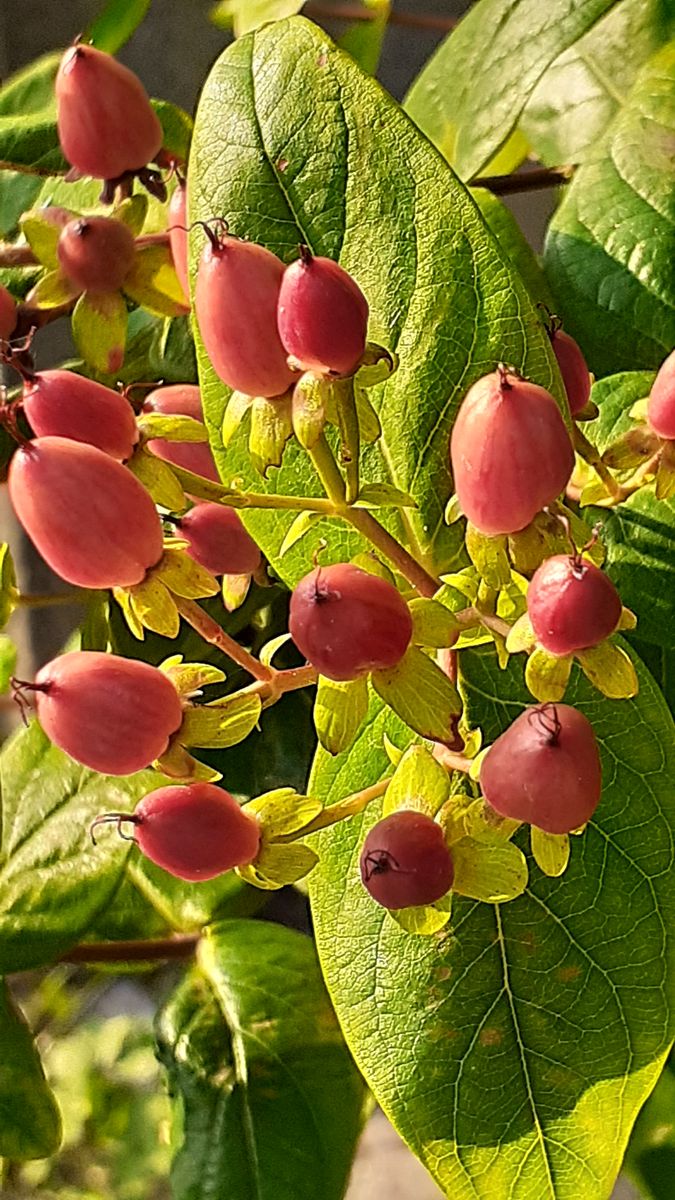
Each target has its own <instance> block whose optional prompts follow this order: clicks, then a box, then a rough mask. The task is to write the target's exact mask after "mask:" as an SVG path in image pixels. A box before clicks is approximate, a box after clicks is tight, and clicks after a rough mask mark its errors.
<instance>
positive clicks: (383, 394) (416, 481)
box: [190, 17, 560, 581]
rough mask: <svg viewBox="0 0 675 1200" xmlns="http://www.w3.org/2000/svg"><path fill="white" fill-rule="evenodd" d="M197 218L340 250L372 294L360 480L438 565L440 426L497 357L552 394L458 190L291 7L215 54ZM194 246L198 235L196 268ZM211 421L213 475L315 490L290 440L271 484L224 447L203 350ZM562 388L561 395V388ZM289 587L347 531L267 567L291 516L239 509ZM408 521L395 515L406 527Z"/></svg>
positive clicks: (498, 263) (352, 544)
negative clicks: (371, 382)
mask: <svg viewBox="0 0 675 1200" xmlns="http://www.w3.org/2000/svg"><path fill="white" fill-rule="evenodd" d="M190 179H191V210H190V218H191V220H193V219H195V218H200V219H207V218H209V217H213V216H214V215H216V214H217V215H222V216H224V217H225V218H226V219H227V221H228V222H229V224H230V228H231V229H232V231H233V232H234V233H237V234H240V235H242V236H246V237H249V238H251V239H253V240H255V241H258V242H262V243H263V244H265V245H267V246H268V247H269V248H270V249H272V250H274V251H275V252H276V253H278V254H279V255H280V256H281V257H282V258H284V259H286V260H288V259H291V258H293V257H295V256H296V255H297V245H298V242H300V241H303V242H306V243H307V244H308V245H309V246H311V248H312V249H313V250H314V251H315V252H316V253H318V254H326V255H328V256H330V257H333V258H339V259H340V261H341V263H342V264H343V266H345V267H346V268H347V269H348V270H350V271H352V272H353V273H354V275H355V277H356V279H357V280H358V281H359V283H360V284H361V286H362V287H363V289H364V291H365V293H366V296H367V298H368V301H369V304H370V311H371V321H370V335H371V337H373V338H374V339H375V340H376V341H379V342H381V343H383V344H384V345H385V346H387V347H388V348H389V349H391V350H395V351H396V352H397V354H398V355H399V356H400V366H399V369H398V371H397V372H396V373H395V375H394V376H393V377H392V378H391V380H390V381H388V382H387V383H385V384H383V385H381V386H380V387H378V388H377V389H373V390H372V391H370V392H369V395H370V396H371V398H373V401H374V403H375V406H376V407H377V409H378V412H379V416H380V420H381V422H382V427H383V431H384V432H383V436H382V439H381V440H380V442H379V443H377V444H376V445H374V446H373V447H372V448H369V449H368V450H367V451H366V453H365V455H364V463H363V476H364V478H365V479H367V480H370V481H371V482H385V481H386V482H389V483H391V484H393V485H394V486H395V487H397V488H399V489H400V490H401V491H404V492H409V493H411V494H412V495H413V497H414V498H415V500H416V502H417V504H418V509H417V510H411V512H410V514H409V515H401V513H397V514H396V515H394V516H392V517H390V518H387V520H388V521H390V522H391V525H392V528H393V529H395V530H396V531H397V532H398V533H399V535H402V534H403V532H404V530H407V537H408V539H409V541H410V544H411V546H412V548H413V550H416V551H417V553H419V554H420V555H421V556H422V557H423V558H425V559H426V560H427V561H428V562H429V563H430V565H432V566H434V565H435V566H438V567H442V566H445V565H447V564H448V563H449V562H450V561H451V560H452V558H453V556H454V555H455V554H456V553H457V549H458V538H459V531H458V529H457V527H454V529H452V530H449V529H448V528H447V527H446V526H445V525H444V521H443V506H444V502H445V501H446V500H447V498H448V494H449V491H450V480H449V474H448V451H447V448H448V436H449V432H450V426H451V423H452V419H453V416H454V414H455V413H456V411H457V408H458V406H459V403H460V401H461V398H462V396H463V395H464V393H465V391H466V389H467V388H468V387H469V385H470V384H471V383H472V382H473V381H474V380H475V379H476V378H478V377H479V376H480V375H482V374H484V373H485V372H486V371H488V370H491V369H493V368H494V365H495V363H496V362H497V361H499V360H505V361H507V362H511V363H514V364H516V365H519V366H521V367H522V368H523V369H524V371H525V372H526V373H527V374H529V375H531V376H533V377H534V378H536V379H537V380H538V381H539V382H540V383H542V384H544V385H545V386H549V387H552V388H553V389H554V390H555V389H558V387H559V383H558V377H557V374H556V367H555V365H554V363H553V361H552V358H551V353H550V347H549V345H548V338H547V337H546V334H545V333H544V331H543V329H542V326H541V322H540V320H539V318H538V315H537V313H536V312H535V310H534V308H533V306H532V303H531V301H530V300H529V298H528V296H527V293H526V291H525V288H524V285H523V284H522V283H521V281H520V279H519V278H518V276H517V275H516V273H515V272H514V271H513V269H512V267H511V265H510V261H509V259H508V256H507V254H506V253H505V252H504V251H503V250H502V249H501V248H500V246H499V245H498V244H497V243H496V242H495V240H494V238H493V236H492V235H491V234H490V233H489V232H488V230H487V229H486V226H485V225H484V223H483V221H482V220H481V217H480V215H479V213H478V211H477V209H476V207H475V206H474V204H473V202H472V201H471V199H470V198H469V197H468V196H467V193H466V191H465V190H464V188H463V187H462V186H461V185H460V184H459V183H458V182H457V180H456V178H455V176H454V175H453V174H452V172H451V171H450V169H449V168H448V167H447V165H446V164H445V163H444V162H443V160H442V159H441V158H440V157H439V156H438V154H437V153H436V152H435V151H434V150H433V148H432V147H431V146H430V145H429V143H428V142H427V141H426V139H425V138H424V137H422V135H421V134H419V132H418V131H417V130H416V129H415V127H414V126H413V125H412V123H411V122H410V121H409V120H408V118H406V116H405V115H404V114H403V113H402V112H401V110H400V108H399V107H398V106H397V105H396V104H395V103H394V102H393V101H392V100H391V98H390V97H389V96H387V95H386V93H385V92H383V90H382V89H381V88H380V87H379V85H378V84H377V83H375V82H374V81H373V80H372V79H370V78H369V77H367V76H366V75H365V74H364V73H363V72H362V71H361V70H360V69H359V68H358V67H357V65H356V64H355V63H354V62H353V61H352V59H351V58H349V57H348V56H347V55H346V54H344V53H342V52H340V51H339V50H337V49H336V48H335V47H334V46H333V45H332V43H331V42H330V41H329V39H328V37H327V36H326V34H324V33H322V32H321V31H320V30H318V29H317V28H316V26H314V25H311V24H310V23H308V22H307V21H305V20H304V19H303V18H301V17H294V18H291V19H290V20H287V21H282V22H279V23H278V24H277V25H274V26H270V27H267V28H264V29H261V30H259V31H258V32H257V33H255V34H251V35H248V36H247V37H244V38H241V39H240V40H239V41H238V42H236V43H234V45H232V46H230V47H229V49H228V50H227V51H226V52H225V53H224V55H223V56H222V57H221V58H220V59H219V61H218V62H217V63H216V65H215V67H214V69H213V71H212V73H211V75H210V76H209V79H208V80H207V82H206V85H205V88H204V91H203V92H202V97H201V101H200V106H199V110H198V113H197V120H196V126H195V136H194V139H193V150H192V155H191V160H190ZM203 244H204V237H203V233H202V232H201V231H195V233H194V234H193V235H192V253H193V256H194V260H193V267H194V266H195V264H196V258H197V255H198V253H200V252H201V249H202V247H203ZM200 374H201V382H202V390H203V395H204V404H205V412H206V419H207V423H208V424H209V426H210V430H211V438H212V444H213V446H214V448H215V452H216V455H217V458H218V462H219V466H220V469H221V472H222V474H223V477H224V478H229V477H232V476H236V477H237V478H240V479H242V480H243V481H244V485H245V486H248V487H253V488H255V489H256V490H261V489H265V488H267V489H270V490H275V491H280V492H294V493H296V494H297V493H302V492H304V493H308V492H309V493H312V492H315V493H318V492H319V491H320V485H319V483H318V480H317V479H316V476H315V475H314V473H313V471H312V470H311V468H310V467H309V466H308V462H307V458H306V456H305V455H304V454H303V453H300V452H299V451H298V450H297V447H294V446H290V447H289V448H288V449H287V452H286V456H285V458H284V463H283V466H282V467H281V469H280V470H278V471H276V470H274V471H272V473H271V474H272V479H271V481H270V482H268V483H265V482H264V481H261V480H260V477H258V476H257V475H256V473H255V472H254V470H253V468H252V466H251V464H250V462H249V460H248V456H247V454H246V452H245V442H246V435H245V431H244V432H242V433H241V434H240V435H239V436H238V437H237V438H235V440H234V441H233V443H231V445H230V448H229V449H228V451H227V453H224V452H222V451H221V452H219V450H218V444H219V438H220V427H221V422H222V415H223V409H224V406H225V402H226V399H227V394H228V393H227V389H226V388H224V386H223V385H222V384H221V383H220V381H219V380H218V379H217V378H216V377H215V375H214V373H213V371H212V370H211V368H210V366H209V364H208V362H207V360H206V358H205V356H204V354H203V353H202V356H201V363H200ZM558 394H560V393H558ZM245 519H246V523H247V525H248V526H249V528H250V529H251V530H252V532H253V533H254V535H255V537H256V540H258V541H259V542H260V544H261V545H262V546H263V549H264V550H265V553H266V554H267V555H268V557H269V558H270V559H271V560H272V562H273V563H274V566H275V569H278V570H279V571H280V573H281V574H282V576H283V577H284V578H285V579H286V580H290V581H294V580H296V579H297V578H298V577H299V576H300V575H301V574H303V573H304V572H306V571H307V570H309V569H310V567H311V561H312V554H313V551H314V549H315V547H316V545H317V542H318V540H319V539H320V538H322V537H324V538H326V539H327V540H328V545H329V550H328V555H329V556H332V557H334V558H339V557H345V556H349V555H351V554H352V553H353V552H354V551H355V550H356V549H357V548H360V547H361V546H362V543H361V542H360V540H359V538H358V537H356V536H355V535H354V534H352V533H351V532H349V531H348V530H347V529H346V528H344V527H341V526H339V525H337V523H336V522H331V523H329V522H322V523H320V524H319V525H317V526H316V527H315V530H314V529H313V530H312V536H311V537H305V538H303V539H302V540H301V541H299V542H297V543H296V544H295V545H294V546H293V547H292V548H291V549H290V550H289V551H288V553H287V554H286V555H284V557H283V558H282V559H281V560H279V553H278V552H279V548H280V546H281V543H282V540H283V537H284V535H285V533H286V531H287V529H288V527H289V525H290V523H291V521H292V519H293V515H292V514H279V513H276V514H275V513H271V514H270V513H262V512H257V513H250V514H249V513H246V514H245ZM404 522H405V524H404Z"/></svg>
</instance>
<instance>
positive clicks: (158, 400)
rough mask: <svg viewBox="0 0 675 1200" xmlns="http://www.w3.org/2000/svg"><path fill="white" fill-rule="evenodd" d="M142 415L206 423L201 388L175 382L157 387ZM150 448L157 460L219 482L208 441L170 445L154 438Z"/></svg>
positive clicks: (146, 400) (149, 444) (144, 406)
mask: <svg viewBox="0 0 675 1200" xmlns="http://www.w3.org/2000/svg"><path fill="white" fill-rule="evenodd" d="M143 412H157V413H166V414H167V416H170V415H172V414H175V415H176V416H182V417H192V418H193V420H195V421H203V420H204V414H203V412H202V397H201V392H200V391H199V388H198V387H197V386H196V385H195V384H193V383H174V384H171V385H170V386H169V387H163V388H156V389H155V391H154V392H149V394H148V395H147V396H146V398H145V403H144V405H143ZM148 448H149V449H150V450H152V453H153V454H156V455H157V457H158V458H163V459H165V461H166V462H172V463H175V464H176V466H177V467H183V469H184V470H185V471H192V472H193V474H194V475H202V476H203V477H204V479H212V480H213V482H214V483H219V482H220V476H219V474H218V469H217V467H216V464H215V462H214V461H213V454H212V453H211V447H210V446H209V444H208V442H168V441H167V440H166V439H165V438H153V439H152V440H151V441H149V442H148Z"/></svg>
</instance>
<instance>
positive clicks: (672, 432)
mask: <svg viewBox="0 0 675 1200" xmlns="http://www.w3.org/2000/svg"><path fill="white" fill-rule="evenodd" d="M647 421H648V422H649V424H650V425H651V427H652V429H653V430H654V433H656V434H658V436H659V437H662V438H666V440H667V441H669V442H673V441H675V350H673V352H672V354H669V355H668V358H667V359H666V361H665V362H663V363H661V366H660V367H659V371H658V374H657V376H656V379H655V380H654V382H653V384H652V390H651V392H650V393H649V400H648V402H647Z"/></svg>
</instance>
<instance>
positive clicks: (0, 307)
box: [0, 284, 16, 342]
mask: <svg viewBox="0 0 675 1200" xmlns="http://www.w3.org/2000/svg"><path fill="white" fill-rule="evenodd" d="M15 327H16V302H15V300H14V297H13V296H12V294H11V292H8V291H7V288H6V287H3V286H2V284H0V341H3V342H6V341H8V340H9V338H11V336H12V334H13V333H14V329H15Z"/></svg>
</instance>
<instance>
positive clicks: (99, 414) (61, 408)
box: [23, 370, 138, 461]
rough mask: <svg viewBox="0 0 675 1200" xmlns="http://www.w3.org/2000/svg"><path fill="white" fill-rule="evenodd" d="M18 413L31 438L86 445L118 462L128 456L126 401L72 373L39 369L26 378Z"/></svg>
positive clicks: (131, 430) (131, 432)
mask: <svg viewBox="0 0 675 1200" xmlns="http://www.w3.org/2000/svg"><path fill="white" fill-rule="evenodd" d="M23 410H24V412H25V414H26V417H27V418H28V421H29V422H30V426H31V429H32V430H33V432H34V433H35V434H36V436H37V437H50V436H54V437H63V438H71V439H72V440H73V441H76V442H88V443H89V444H90V445H91V446H98V448H99V450H104V451H105V453H106V454H110V455H112V457H113V458H119V459H121V460H122V461H124V460H126V459H127V458H131V455H132V454H133V449H134V446H135V444H136V442H137V441H138V429H137V428H136V418H135V417H134V411H133V409H132V407H131V405H130V404H129V401H128V400H127V399H126V398H125V397H124V396H121V395H120V393H119V392H116V391H113V389H112V388H108V387H104V385H103V384H102V383H96V382H95V381H94V380H93V379H86V378H85V376H84V375H76V374H75V372H74V371H61V370H54V371H41V372H40V374H39V375H33V376H31V377H30V378H28V379H27V380H26V382H25V384H24V389H23Z"/></svg>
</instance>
